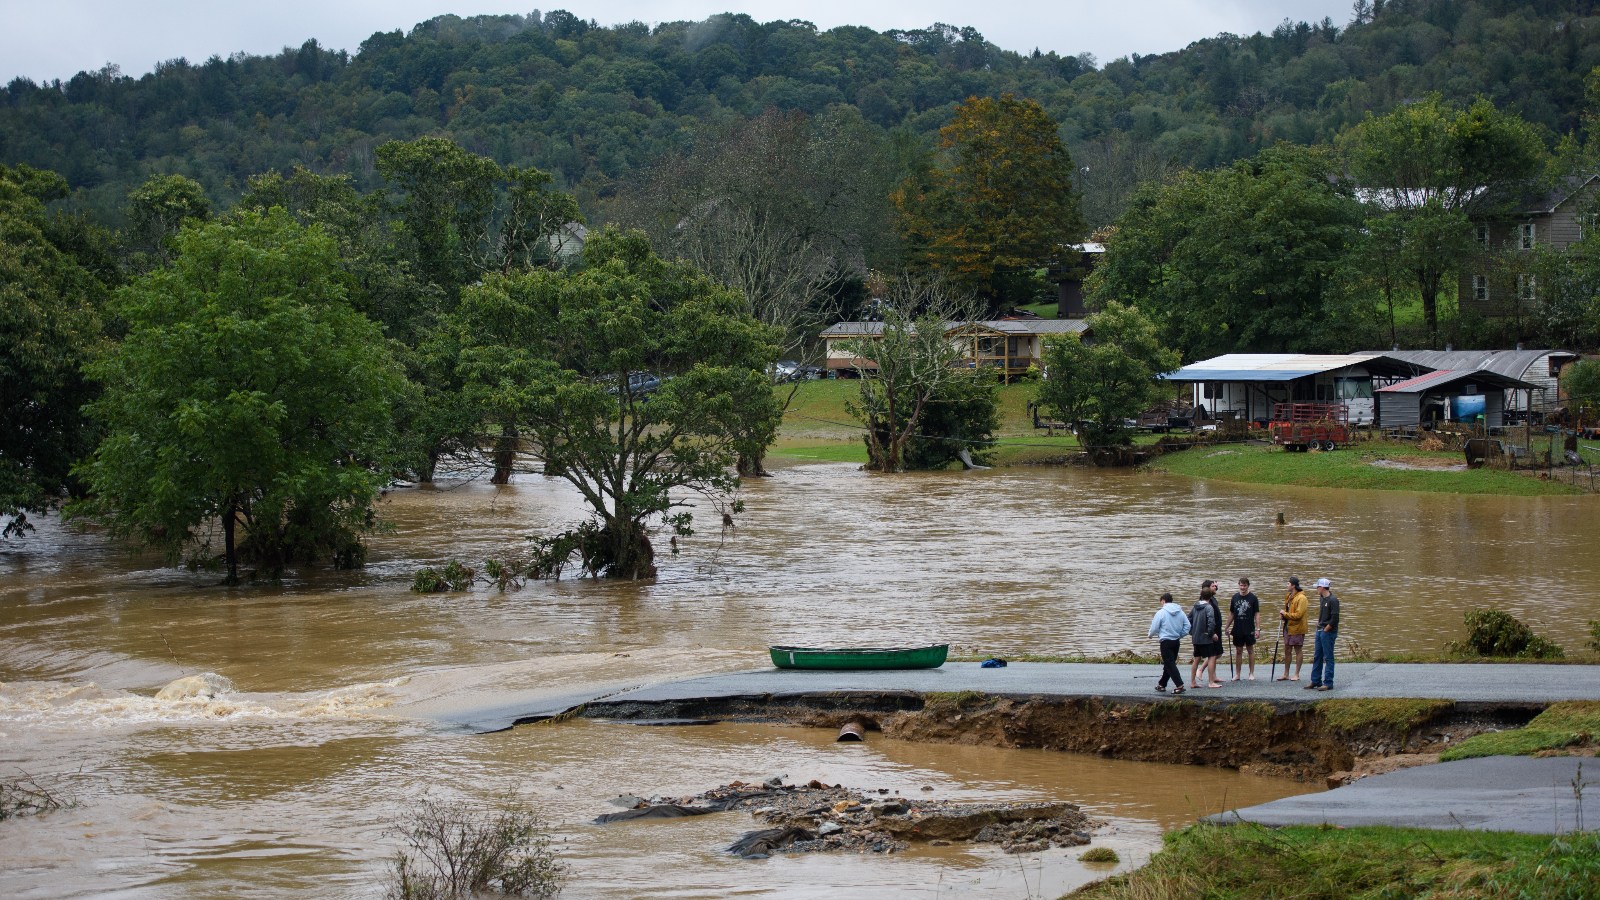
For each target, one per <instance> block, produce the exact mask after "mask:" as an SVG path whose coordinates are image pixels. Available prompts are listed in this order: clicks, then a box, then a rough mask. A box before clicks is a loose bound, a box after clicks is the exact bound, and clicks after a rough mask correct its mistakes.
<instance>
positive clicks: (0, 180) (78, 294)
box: [0, 166, 105, 537]
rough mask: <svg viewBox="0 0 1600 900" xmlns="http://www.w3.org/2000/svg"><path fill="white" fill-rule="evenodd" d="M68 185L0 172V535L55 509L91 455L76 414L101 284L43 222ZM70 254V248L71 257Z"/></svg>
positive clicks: (89, 387)
mask: <svg viewBox="0 0 1600 900" xmlns="http://www.w3.org/2000/svg"><path fill="white" fill-rule="evenodd" d="M66 192H67V185H66V181H65V180H63V179H62V178H61V177H60V176H58V175H56V174H55V173H53V172H44V171H41V170H38V169H33V168H31V167H29V166H17V167H15V168H8V167H6V166H0V423H3V424H0V516H8V517H10V521H8V522H7V523H6V524H5V526H4V529H3V534H0V536H5V537H10V536H12V535H16V534H20V533H22V532H24V531H27V530H28V529H29V528H30V527H31V526H30V525H29V523H28V518H27V516H28V514H29V513H42V512H46V511H48V510H50V509H53V508H54V507H55V506H56V504H57V503H59V502H60V501H61V499H62V498H63V497H64V496H65V495H66V494H67V493H68V492H69V490H70V489H71V487H72V481H73V480H72V477H71V466H72V464H73V463H74V462H75V461H76V460H78V459H79V458H81V457H82V456H84V455H85V454H86V453H87V452H88V451H89V448H90V447H91V446H92V439H91V438H90V429H89V423H88V422H87V421H86V420H85V419H84V416H83V412H82V407H83V404H85V403H87V402H89V400H90V399H91V398H92V397H93V396H94V386H93V384H92V383H91V382H90V381H89V380H88V379H86V378H85V377H83V373H82V371H81V369H82V365H83V363H84V361H85V360H86V359H87V358H88V356H89V353H90V350H91V348H92V347H93V345H94V342H95V341H96V339H97V338H98V336H99V330H100V326H99V318H98V310H97V306H98V304H99V302H100V300H101V299H102V297H103V295H104V294H105V285H104V284H103V283H102V282H101V281H100V280H99V279H98V278H97V277H95V274H94V273H93V272H91V271H89V270H88V269H86V268H85V267H84V266H83V265H82V264H81V263H80V261H79V260H78V259H77V258H75V255H74V254H73V253H70V252H67V250H65V249H63V246H62V245H63V244H64V243H66V241H64V240H63V239H62V237H63V236H62V235H60V234H59V232H58V229H57V228H56V227H55V226H56V224H57V223H56V222H55V221H52V220H51V219H50V218H49V217H48V216H47V215H46V213H45V206H44V204H45V203H47V202H49V201H51V200H55V199H59V198H60V197H64V196H66ZM69 249H70V248H69Z"/></svg>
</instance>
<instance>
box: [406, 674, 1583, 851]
mask: <svg viewBox="0 0 1600 900" xmlns="http://www.w3.org/2000/svg"><path fill="white" fill-rule="evenodd" d="M1180 669H1182V670H1183V672H1184V674H1185V675H1187V674H1188V667H1187V666H1186V665H1184V666H1180ZM1226 671H1227V669H1226V667H1223V672H1224V673H1226ZM1159 672H1160V667H1159V666H1155V665H1149V664H1120V663H1117V664H1112V663H1011V664H1010V665H1008V666H1006V667H1005V668H997V669H985V668H982V667H980V666H979V665H978V664H977V663H946V664H945V665H944V666H942V667H941V668H938V669H919V670H895V671H883V672H873V671H845V672H830V671H806V670H795V669H777V668H761V669H754V670H751V671H745V672H731V673H727V674H721V675H707V676H703V677H699V678H688V679H682V680H677V681H668V682H663V683H660V684H652V685H646V686H636V687H627V686H620V685H612V686H607V687H597V688H595V689H592V690H590V691H588V692H586V693H573V694H564V695H560V696H555V695H542V694H539V693H537V692H522V693H519V694H512V695H506V696H502V697H497V698H494V700H493V701H492V702H490V703H487V704H485V703H481V702H480V703H478V704H472V705H470V706H471V708H459V707H457V708H451V707H450V706H449V704H448V702H446V703H445V704H444V705H443V706H441V707H439V708H437V709H436V710H435V711H434V714H433V715H431V716H428V717H429V718H434V719H435V720H436V721H437V722H438V723H439V724H440V725H443V726H446V727H449V728H453V729H457V730H462V731H478V732H482V731H494V730H499V729H503V728H509V727H511V726H512V725H513V724H515V723H517V722H519V721H520V722H531V721H538V720H541V719H546V718H550V717H552V716H556V715H559V714H561V713H563V712H566V711H568V710H570V709H573V708H575V707H578V706H580V705H585V704H587V705H590V706H591V711H592V712H598V713H599V714H601V715H603V714H604V707H605V705H607V704H613V703H615V704H628V705H630V706H632V707H633V708H635V709H637V708H638V707H639V706H640V705H644V706H648V705H650V704H655V703H661V704H672V703H676V702H682V701H699V700H718V699H739V698H746V699H753V700H757V701H759V700H760V699H762V698H767V697H772V698H782V697H789V698H793V697H801V696H804V695H808V694H818V695H822V694H826V695H831V696H833V697H838V696H839V695H841V694H842V695H848V694H851V693H861V694H878V695H882V694H888V693H911V694H924V693H932V692H955V691H979V692H982V693H986V694H996V695H1002V696H1007V697H1014V698H1025V697H1049V698H1073V697H1100V698H1104V699H1107V700H1118V701H1145V700H1155V699H1165V698H1172V697H1173V695H1172V694H1171V693H1170V691H1169V692H1168V693H1166V694H1161V693H1158V692H1157V691H1156V690H1155V683H1156V678H1157V676H1158V675H1159ZM1335 672H1336V680H1335V682H1334V688H1333V690H1331V691H1308V690H1305V689H1304V686H1305V684H1306V683H1307V681H1306V680H1304V679H1308V678H1309V676H1310V674H1311V670H1310V667H1309V666H1307V667H1305V668H1304V669H1303V670H1302V671H1301V679H1302V680H1301V681H1271V680H1268V670H1267V668H1266V667H1265V666H1262V667H1259V668H1258V669H1257V670H1256V680H1255V681H1248V680H1245V681H1237V682H1235V681H1227V682H1225V683H1224V686H1223V687H1221V688H1216V689H1210V688H1205V687H1200V688H1190V689H1189V690H1188V692H1187V693H1185V694H1184V695H1183V698H1184V699H1186V700H1187V699H1193V700H1200V701H1205V700H1228V701H1238V700H1276V701H1302V702H1304V701H1310V700H1319V699H1324V698H1330V697H1418V698H1429V699H1446V700H1454V701H1456V702H1458V703H1487V704H1508V703H1509V704H1529V705H1533V704H1547V703H1553V702H1557V701H1561V700H1600V666H1587V665H1540V664H1526V665H1523V664H1488V663H1484V664H1442V663H1405V664H1398V663H1340V664H1339V665H1338V667H1337V668H1336V670H1335ZM1583 762H1584V761H1583V760H1582V759H1578V758H1572V757H1557V758H1548V759H1531V758H1528V757H1490V758H1487V759H1475V760H1463V761H1461V762H1454V763H1444V764H1441V765H1434V766H1422V767H1417V768H1413V769H1404V770H1401V771H1398V772H1391V773H1388V774H1385V775H1375V776H1372V777H1369V778H1364V779H1361V780H1360V781H1357V782H1355V783H1354V784H1351V785H1347V786H1345V787H1341V788H1337V789H1335V790H1331V791H1327V792H1325V793H1318V794H1305V795H1301V796H1295V797H1288V798H1285V799H1282V800H1277V801H1274V802H1272V803H1267V804H1263V805H1261V806H1253V807H1249V808H1246V809H1240V810H1234V811H1232V812H1229V813H1224V814H1221V815H1219V816H1215V817H1213V818H1214V820H1216V821H1240V820H1244V821H1251V822H1259V823H1262V824H1266V825H1288V824H1324V823H1327V824H1334V825H1344V826H1354V825H1392V826H1412V827H1420V828H1471V829H1475V830H1480V829H1481V830H1507V831H1521V832H1533V833H1555V832H1561V831H1570V830H1572V829H1573V828H1575V827H1576V825H1577V823H1578V822H1580V821H1587V822H1588V823H1594V822H1600V808H1597V804H1600V800H1597V798H1600V760H1595V759H1590V760H1588V763H1589V768H1588V771H1587V772H1583V773H1582V775H1581V780H1582V781H1586V782H1590V783H1591V784H1592V785H1593V787H1592V789H1591V790H1589V791H1587V792H1586V793H1585V792H1582V791H1574V790H1573V788H1572V782H1573V779H1574V778H1576V777H1580V769H1579V767H1580V766H1581V765H1582V763H1583ZM1580 794H1581V795H1582V801H1581V802H1582V805H1583V816H1582V818H1580V817H1579V811H1578V803H1579V802H1580V801H1579V799H1578V795H1580Z"/></svg>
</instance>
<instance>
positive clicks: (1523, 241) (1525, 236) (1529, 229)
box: [1517, 222, 1538, 250]
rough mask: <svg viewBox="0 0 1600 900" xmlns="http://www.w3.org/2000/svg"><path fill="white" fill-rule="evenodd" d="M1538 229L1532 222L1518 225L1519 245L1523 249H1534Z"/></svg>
mask: <svg viewBox="0 0 1600 900" xmlns="http://www.w3.org/2000/svg"><path fill="white" fill-rule="evenodd" d="M1537 231H1538V229H1537V228H1536V227H1535V226H1534V224H1533V223H1532V222H1525V223H1523V224H1521V225H1518V226H1517V247H1518V248H1519V249H1522V250H1532V249H1533V244H1534V240H1535V238H1536V236H1537Z"/></svg>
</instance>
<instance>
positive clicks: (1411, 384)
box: [1378, 369, 1534, 394]
mask: <svg viewBox="0 0 1600 900" xmlns="http://www.w3.org/2000/svg"><path fill="white" fill-rule="evenodd" d="M1457 383H1471V384H1475V385H1483V386H1486V387H1492V388H1500V389H1502V390H1503V389H1506V388H1530V389H1531V388H1533V387H1534V385H1532V384H1529V383H1528V382H1526V381H1523V380H1521V379H1519V378H1509V377H1507V376H1505V375H1501V374H1499V373H1497V372H1490V371H1489V370H1487V369H1473V370H1471V371H1466V372H1463V371H1459V370H1455V369H1440V370H1439V371H1437V372H1429V373H1428V374H1426V375H1418V376H1417V377H1416V378H1411V379H1407V380H1405V381H1402V382H1400V383H1398V384H1391V385H1389V386H1388V387H1381V388H1378V393H1380V394H1420V393H1422V392H1424V391H1439V390H1444V389H1445V388H1447V387H1449V386H1450V385H1452V384H1457Z"/></svg>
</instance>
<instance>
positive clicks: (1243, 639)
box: [1233, 631, 1256, 647]
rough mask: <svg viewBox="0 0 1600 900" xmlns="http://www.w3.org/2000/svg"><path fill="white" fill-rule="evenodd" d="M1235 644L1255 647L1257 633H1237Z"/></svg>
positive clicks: (1234, 637) (1234, 639) (1234, 638)
mask: <svg viewBox="0 0 1600 900" xmlns="http://www.w3.org/2000/svg"><path fill="white" fill-rule="evenodd" d="M1233 645H1234V646H1235V647H1254V646H1255V645H1256V634H1255V632H1253V631H1252V632H1250V633H1249V634H1236V635H1234V636H1233Z"/></svg>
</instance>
